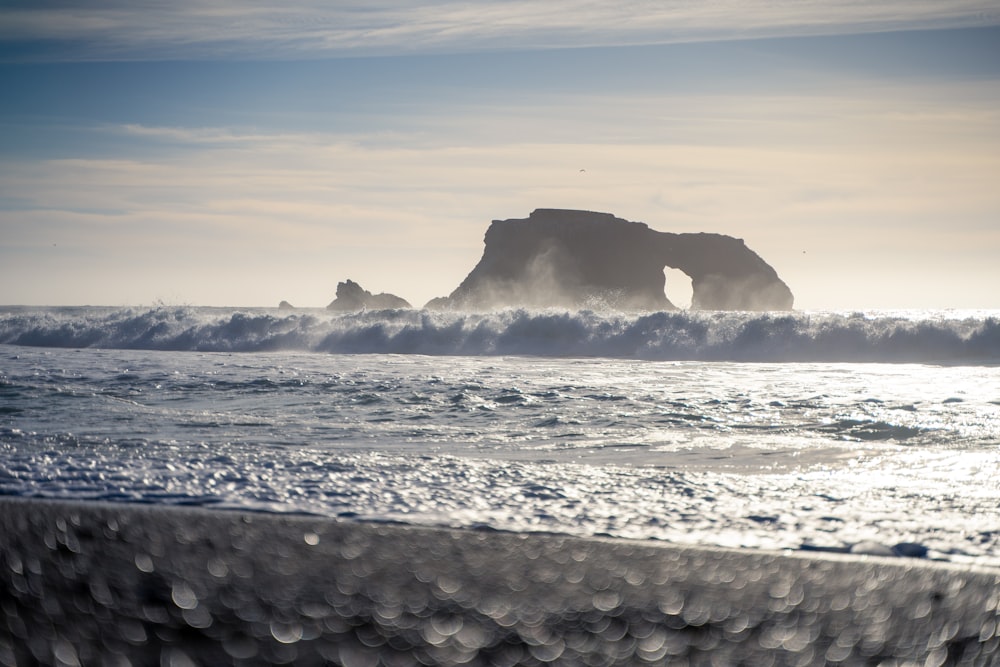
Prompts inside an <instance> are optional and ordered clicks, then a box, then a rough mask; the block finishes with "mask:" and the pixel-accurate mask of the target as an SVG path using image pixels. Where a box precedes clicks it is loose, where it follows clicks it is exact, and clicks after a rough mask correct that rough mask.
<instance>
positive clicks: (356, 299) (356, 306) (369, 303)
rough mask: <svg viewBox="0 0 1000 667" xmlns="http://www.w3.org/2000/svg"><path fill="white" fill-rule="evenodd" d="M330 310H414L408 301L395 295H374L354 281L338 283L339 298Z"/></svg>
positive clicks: (331, 305)
mask: <svg viewBox="0 0 1000 667" xmlns="http://www.w3.org/2000/svg"><path fill="white" fill-rule="evenodd" d="M327 308H328V309H329V310H337V311H341V312H349V311H356V310H366V309H371V310H385V309H388V308H412V306H411V305H410V304H409V302H408V301H407V300H406V299H403V298H400V297H398V296H396V295H395V294H385V293H383V294H372V293H371V292H369V291H368V290H365V289H362V288H361V285H359V284H357V283H356V282H354V281H353V280H348V281H346V282H342V283H337V298H336V299H334V300H333V302H332V303H331V304H330V305H329V306H327Z"/></svg>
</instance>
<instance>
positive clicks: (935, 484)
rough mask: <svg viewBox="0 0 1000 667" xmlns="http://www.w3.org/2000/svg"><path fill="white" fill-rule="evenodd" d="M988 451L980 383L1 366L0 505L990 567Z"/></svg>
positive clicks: (441, 365)
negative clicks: (313, 520)
mask: <svg viewBox="0 0 1000 667" xmlns="http://www.w3.org/2000/svg"><path fill="white" fill-rule="evenodd" d="M108 315H109V313H105V314H104V315H102V317H106V316H108ZM216 315H217V314H216ZM74 317H75V318H76V319H77V320H79V319H80V318H79V316H77V315H74ZM213 317H215V315H213ZM233 317H234V316H233V315H232V314H227V315H225V316H224V317H223V319H224V320H225V321H226V322H231V321H232V320H233ZM255 317H258V318H259V319H258V321H265V319H266V317H268V315H260V316H255ZM378 317H382V318H384V317H385V316H384V315H379V316H378ZM209 319H211V318H209ZM280 321H287V318H285V319H282V320H280ZM202 340H204V339H202ZM998 442H1000V370H998V368H997V367H996V366H991V365H983V364H980V365H958V364H943V365H930V364H877V363H816V362H810V363H796V364H788V363H736V362H702V361H680V362H677V361H674V362H665V361H643V360H635V359H607V358H591V359H585V358H565V357H561V358H560V357H541V356H516V357H501V356H478V357H471V356H466V357H462V356H457V355H449V356H425V355H384V354H315V353H311V352H267V353H255V352H243V353H231V352H225V353H218V352H169V351H148V350H113V349H112V350H107V349H80V348H76V349H60V348H51V347H50V348H40V347H19V346H11V345H2V346H0V494H4V495H15V496H27V497H55V498H71V499H88V500H104V501H113V502H140V503H165V504H185V505H199V506H206V507H217V508H225V509H242V510H257V511H267V512H296V513H301V512H306V513H312V514H321V515H326V516H337V517H343V518H355V519H360V520H374V521H399V522H405V523H417V524H432V525H448V526H457V527H467V528H468V527H483V526H488V527H491V528H498V529H506V530H517V531H547V532H560V533H572V534H577V535H613V536H619V537H633V538H646V539H666V540H671V541H674V542H687V543H696V544H715V545H725V546H746V547H766V548H803V549H805V548H830V549H846V548H850V547H851V546H852V545H856V544H859V543H862V542H865V541H869V542H870V541H876V542H879V543H881V544H884V545H887V547H891V546H893V545H896V544H904V543H905V544H909V543H913V544H918V545H921V548H926V549H929V550H930V553H931V554H932V555H934V556H936V557H941V558H948V559H950V560H957V561H960V560H972V561H975V562H979V563H989V564H998V565H1000V531H997V526H996V507H997V506H998V505H1000V487H998V486H997V484H996V482H995V480H996V479H997V478H998V477H1000V450H998V448H997V447H996V445H997V443H998Z"/></svg>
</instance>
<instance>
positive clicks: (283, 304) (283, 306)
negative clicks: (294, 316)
mask: <svg viewBox="0 0 1000 667" xmlns="http://www.w3.org/2000/svg"><path fill="white" fill-rule="evenodd" d="M278 310H295V306H293V305H292V304H290V303H288V302H287V301H282V302H281V303H279V304H278Z"/></svg>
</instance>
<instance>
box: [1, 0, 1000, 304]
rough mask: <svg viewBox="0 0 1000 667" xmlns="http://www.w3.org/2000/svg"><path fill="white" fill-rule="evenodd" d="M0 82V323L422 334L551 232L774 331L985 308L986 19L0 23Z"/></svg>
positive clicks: (333, 15)
mask: <svg viewBox="0 0 1000 667" xmlns="http://www.w3.org/2000/svg"><path fill="white" fill-rule="evenodd" d="M0 83H2V85H3V87H4V90H5V95H4V96H3V98H2V99H0V147H2V150H0V304H10V305H14V304H23V305H112V306H115V305H146V304H153V303H166V304H176V305H181V304H190V305H206V306H240V307H249V306H276V305H277V304H278V302H279V301H281V300H287V301H289V302H291V303H292V304H294V305H296V306H302V307H322V306H325V305H327V304H328V303H330V302H331V301H332V300H333V298H334V295H335V291H336V286H337V283H338V282H340V281H343V280H346V279H348V278H350V279H352V280H354V281H356V282H358V283H359V284H360V285H361V286H362V287H364V288H365V289H366V290H369V291H371V292H373V293H378V292H391V293H393V294H397V295H399V296H401V297H403V298H405V299H407V300H408V301H409V302H410V303H412V304H413V305H414V306H417V307H419V306H422V305H423V304H424V303H425V302H427V301H428V300H430V299H431V298H434V297H438V296H444V295H447V294H449V293H450V292H451V291H452V290H453V289H455V287H457V286H458V284H459V283H460V282H461V281H462V280H463V278H465V276H466V275H467V274H468V272H469V271H471V270H472V268H473V267H474V266H475V265H476V263H477V262H478V261H479V258H480V256H481V254H482V249H483V234H484V233H485V231H486V228H487V227H488V226H489V224H490V221H492V220H494V219H507V218H524V217H527V215H528V214H529V213H530V212H531V211H532V210H534V209H537V208H570V209H584V210H593V211H601V212H607V213H612V214H614V215H616V216H618V217H620V218H625V219H628V220H633V221H640V222H645V223H646V224H648V225H649V226H650V227H651V228H653V229H656V230H659V231H666V232H678V233H680V232H716V233H721V234H729V235H732V236H735V237H738V238H742V239H744V240H745V241H746V243H747V245H748V246H749V247H750V248H751V249H752V250H754V251H755V252H757V253H758V254H759V255H760V256H761V257H762V258H763V259H764V260H765V261H766V262H768V263H769V264H770V265H772V266H773V267H774V268H775V269H776V270H777V272H778V274H779V276H780V277H781V278H782V279H783V280H784V281H785V282H786V283H787V284H788V286H789V287H790V288H791V290H792V292H793V294H794V295H795V308H796V309H798V310H819V309H895V308H900V309H903V308H1000V297H998V296H997V293H996V285H998V284H1000V262H998V261H997V257H998V256H1000V188H997V186H996V182H997V179H998V177H1000V12H998V11H997V9H996V8H995V7H994V6H992V5H991V4H990V3H987V2H963V3H951V4H950V5H948V6H945V7H942V6H939V4H935V3H929V2H926V3H912V2H911V3H906V4H903V3H901V2H892V3H885V4H880V5H879V6H877V7H871V6H867V5H858V4H853V3H833V2H810V3H799V4H794V5H780V4H774V3H734V2H726V1H716V2H710V3H698V4H686V3H669V4H663V5H655V6H647V5H645V4H642V3H626V4H621V5H615V6H614V7H610V6H609V7H595V6H594V5H592V4H589V3H582V2H578V1H576V0H565V1H560V2H557V3H549V4H546V5H544V6H536V5H535V4H532V3H523V2H505V3H502V4H497V3H486V2H472V3H461V4H459V3H450V2H435V3H429V4H426V3H425V4H424V5H422V6H420V7H416V6H412V5H410V4H409V3H404V2H387V3H380V4H379V5H378V7H377V8H372V7H367V6H365V5H360V4H359V5H340V6H338V7H337V8H335V9H331V8H326V7H324V6H323V5H322V4H319V3H317V4H316V5H315V6H314V5H313V4H312V3H310V2H306V1H304V0H303V1H300V2H295V3H292V4H291V5H288V6H283V7H282V8H281V9H280V11H279V10H278V9H274V10H272V9H269V8H268V7H266V6H265V5H263V4H257V3H249V4H247V3H243V4H240V5H238V6H237V5H231V6H230V5H228V4H226V3H218V4H215V5H213V6H212V8H205V7H203V6H201V5H198V4H195V3H188V2H179V3H173V4H171V5H170V6H169V7H163V8H158V9H155V10H153V9H131V8H128V7H124V6H119V5H117V4H115V3H111V2H97V3H90V4H88V8H87V9H72V8H68V7H66V6H63V5H59V4H56V3H30V4H29V3H15V4H14V5H13V6H7V7H4V8H0ZM668 294H670V286H668Z"/></svg>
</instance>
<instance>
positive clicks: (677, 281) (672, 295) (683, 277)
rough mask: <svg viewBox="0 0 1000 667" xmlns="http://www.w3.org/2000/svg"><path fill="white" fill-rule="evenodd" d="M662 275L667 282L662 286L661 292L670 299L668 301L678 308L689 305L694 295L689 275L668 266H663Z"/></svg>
mask: <svg viewBox="0 0 1000 667" xmlns="http://www.w3.org/2000/svg"><path fill="white" fill-rule="evenodd" d="M663 277H664V278H665V279H666V281H667V283H666V285H664V287H663V293H664V294H666V295H667V298H668V299H670V303H672V304H674V305H675V306H677V307H678V308H683V309H688V308H690V307H691V300H692V298H693V296H694V287H693V286H692V285H691V276H689V275H688V274H686V273H684V272H683V271H681V270H680V269H672V268H670V267H669V266H666V267H664V268H663Z"/></svg>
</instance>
